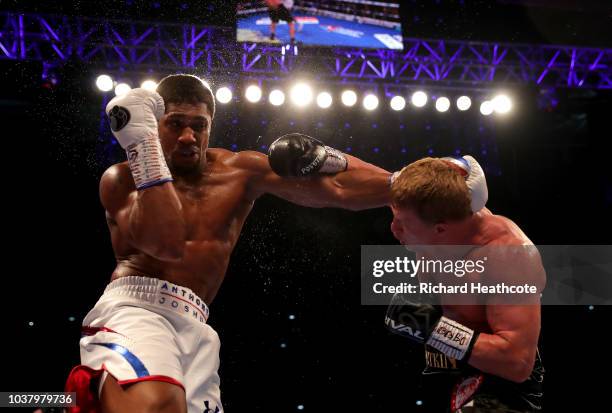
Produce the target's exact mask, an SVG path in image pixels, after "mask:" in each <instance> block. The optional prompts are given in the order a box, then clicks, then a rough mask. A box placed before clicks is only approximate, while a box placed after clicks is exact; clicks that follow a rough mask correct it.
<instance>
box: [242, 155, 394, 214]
mask: <svg viewBox="0 0 612 413" xmlns="http://www.w3.org/2000/svg"><path fill="white" fill-rule="evenodd" d="M236 156H237V157H239V158H240V159H239V160H238V162H239V163H240V165H241V166H242V167H243V168H245V169H247V170H249V171H250V173H251V179H250V181H249V184H250V187H249V194H250V196H251V198H252V199H256V198H257V197H259V196H260V195H262V194H264V193H270V194H273V195H276V196H278V197H280V198H283V199H286V200H288V201H291V202H294V203H296V204H298V205H303V206H308V207H313V208H324V207H335V208H345V209H352V210H361V209H368V208H377V207H382V206H386V205H388V204H389V202H390V196H391V193H390V186H389V176H390V175H391V174H390V173H389V172H387V171H385V170H384V169H382V168H379V167H377V166H375V165H372V164H369V163H367V162H364V161H362V160H360V159H358V158H355V157H352V156H348V155H347V156H346V157H347V158H348V168H347V170H346V171H344V172H339V173H336V174H334V175H313V176H309V177H302V178H286V177H281V176H279V175H277V174H276V173H274V171H272V169H271V167H270V165H269V163H268V157H267V156H266V155H264V154H261V153H259V152H254V151H245V152H240V153H239V154H237V155H236Z"/></svg>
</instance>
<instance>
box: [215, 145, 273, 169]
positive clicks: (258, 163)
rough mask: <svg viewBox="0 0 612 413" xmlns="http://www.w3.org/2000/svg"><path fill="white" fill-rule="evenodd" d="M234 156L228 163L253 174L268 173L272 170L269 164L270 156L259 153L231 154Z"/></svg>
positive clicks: (242, 152)
mask: <svg viewBox="0 0 612 413" xmlns="http://www.w3.org/2000/svg"><path fill="white" fill-rule="evenodd" d="M225 152H229V153H230V154H232V156H231V158H228V161H229V162H230V163H231V164H232V166H234V167H235V168H238V169H242V170H245V171H247V172H250V173H252V174H260V173H266V172H268V171H269V170H270V166H269V164H268V156H267V155H264V154H263V153H260V152H257V151H241V152H230V151H225Z"/></svg>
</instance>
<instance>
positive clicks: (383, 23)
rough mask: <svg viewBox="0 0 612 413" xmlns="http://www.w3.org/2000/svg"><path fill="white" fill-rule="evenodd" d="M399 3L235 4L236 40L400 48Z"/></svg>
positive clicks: (284, 0) (301, 0)
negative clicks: (236, 6)
mask: <svg viewBox="0 0 612 413" xmlns="http://www.w3.org/2000/svg"><path fill="white" fill-rule="evenodd" d="M399 7H400V6H399V2H398V1H371V0H259V1H239V2H238V10H237V19H236V21H237V38H238V41H239V42H257V43H260V42H269V43H278V44H289V43H295V44H298V45H310V46H343V47H364V48H376V49H396V50H401V49H403V43H402V26H401V21H400V9H399Z"/></svg>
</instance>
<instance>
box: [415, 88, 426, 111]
mask: <svg viewBox="0 0 612 413" xmlns="http://www.w3.org/2000/svg"><path fill="white" fill-rule="evenodd" d="M412 104H413V105H414V106H416V107H417V108H422V107H423V106H425V105H426V104H427V94H426V93H425V92H422V91H420V90H419V91H418V92H414V93H413V94H412Z"/></svg>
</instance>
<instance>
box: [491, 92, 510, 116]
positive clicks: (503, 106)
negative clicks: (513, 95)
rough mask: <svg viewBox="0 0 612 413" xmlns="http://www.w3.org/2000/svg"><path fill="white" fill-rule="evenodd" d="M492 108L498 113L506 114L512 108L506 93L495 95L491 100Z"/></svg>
mask: <svg viewBox="0 0 612 413" xmlns="http://www.w3.org/2000/svg"><path fill="white" fill-rule="evenodd" d="M491 104H492V105H493V110H494V111H495V112H497V113H499V114H506V113H508V112H510V110H511V109H512V101H511V100H510V98H509V97H508V96H506V95H497V96H495V97H494V98H493V100H492V101H491Z"/></svg>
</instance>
